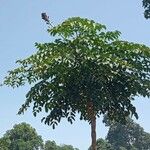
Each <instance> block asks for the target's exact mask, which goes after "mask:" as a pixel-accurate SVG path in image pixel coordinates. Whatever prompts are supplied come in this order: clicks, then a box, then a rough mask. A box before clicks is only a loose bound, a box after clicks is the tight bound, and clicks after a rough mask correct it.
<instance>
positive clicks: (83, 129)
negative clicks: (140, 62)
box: [0, 0, 150, 150]
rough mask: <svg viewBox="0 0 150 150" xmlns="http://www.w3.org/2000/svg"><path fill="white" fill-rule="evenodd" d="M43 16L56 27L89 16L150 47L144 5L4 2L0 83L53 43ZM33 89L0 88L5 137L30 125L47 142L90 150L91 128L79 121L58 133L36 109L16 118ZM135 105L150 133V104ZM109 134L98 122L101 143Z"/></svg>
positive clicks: (89, 0)
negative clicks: (40, 45) (22, 124)
mask: <svg viewBox="0 0 150 150" xmlns="http://www.w3.org/2000/svg"><path fill="white" fill-rule="evenodd" d="M42 12H47V14H48V15H49V16H50V20H51V21H52V22H53V24H54V25H55V24H58V23H61V22H62V21H64V20H65V19H67V18H68V17H73V16H80V17H86V18H89V19H93V20H95V21H96V22H99V23H102V24H105V25H106V26H107V29H108V30H119V31H121V32H122V36H121V37H122V39H123V40H128V41H132V42H138V43H142V44H146V45H150V43H149V41H150V20H146V19H144V17H143V8H142V0H132V1H131V0H125V1H123V0H122V1H121V0H45V1H42V0H13V1H8V0H0V52H1V54H0V82H2V80H3V78H4V76H5V75H6V73H7V71H8V70H11V69H13V68H14V67H16V65H15V61H16V60H18V59H22V58H26V57H28V56H30V55H31V54H33V53H34V52H36V49H35V47H34V43H35V42H48V41H50V37H49V35H48V34H47V32H46V29H47V26H46V25H45V23H44V22H43V21H42V20H41V16H40V15H41V13H42ZM28 89H29V86H28V85H27V86H24V87H20V88H18V89H12V88H8V87H2V88H0V102H1V103H0V137H1V136H2V135H3V134H4V133H5V132H6V130H8V129H11V128H12V127H13V125H14V124H16V123H20V122H27V123H30V124H31V125H32V126H33V127H34V128H36V130H37V132H38V133H39V134H40V135H42V137H43V139H44V140H55V141H56V142H57V143H58V144H63V143H64V144H71V145H73V146H74V147H77V148H79V149H80V150H87V148H88V147H89V145H90V140H91V139H90V126H89V125H88V123H87V122H84V121H79V119H78V117H77V119H76V122H74V124H73V125H70V124H69V123H68V122H66V121H65V120H64V121H62V123H61V124H59V126H58V127H56V129H55V130H53V129H52V128H51V127H48V126H46V125H44V124H42V123H41V122H40V118H41V117H42V115H39V117H37V118H35V117H33V116H32V111H31V110H28V111H27V112H26V113H25V114H24V115H21V116H18V115H16V114H17V111H18V109H19V107H20V106H21V104H23V103H24V100H25V94H26V93H27V91H28ZM134 104H135V105H136V107H137V112H138V113H139V117H140V118H139V120H138V121H137V122H138V123H140V125H141V126H142V127H143V128H144V129H145V131H147V132H150V125H149V124H150V121H149V114H150V101H149V100H148V99H144V98H142V97H139V98H137V99H136V101H135V102H134ZM106 134H107V128H106V127H105V126H104V124H102V123H101V119H98V121H97V138H99V137H103V138H105V136H106Z"/></svg>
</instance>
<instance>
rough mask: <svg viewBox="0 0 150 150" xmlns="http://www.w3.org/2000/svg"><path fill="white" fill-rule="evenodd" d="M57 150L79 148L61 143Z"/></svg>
mask: <svg viewBox="0 0 150 150" xmlns="http://www.w3.org/2000/svg"><path fill="white" fill-rule="evenodd" d="M58 150H79V149H78V148H73V146H72V145H61V146H59V147H58Z"/></svg>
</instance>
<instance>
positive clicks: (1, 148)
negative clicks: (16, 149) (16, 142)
mask: <svg viewBox="0 0 150 150" xmlns="http://www.w3.org/2000/svg"><path fill="white" fill-rule="evenodd" d="M9 145H10V139H9V138H8V137H2V138H0V150H9V147H8V146H9Z"/></svg>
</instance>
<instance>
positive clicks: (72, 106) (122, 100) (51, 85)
mask: <svg viewBox="0 0 150 150" xmlns="http://www.w3.org/2000/svg"><path fill="white" fill-rule="evenodd" d="M42 18H43V19H44V20H45V21H46V22H47V23H48V24H49V25H50V21H49V20H48V17H47V16H46V14H44V13H43V14H42ZM48 33H49V34H50V35H51V36H54V38H55V40H54V41H51V42H49V43H43V44H41V43H36V44H35V46H36V48H37V49H38V51H37V53H35V54H33V55H32V56H30V57H29V58H27V59H24V60H18V61H17V63H19V65H20V67H19V68H16V69H15V70H12V71H10V72H9V75H8V76H7V77H6V78H5V81H4V84H5V85H8V86H12V87H18V86H22V85H24V84H25V83H26V82H28V83H29V84H31V85H32V86H33V87H32V88H31V89H30V90H29V92H28V93H27V95H26V101H25V103H24V104H23V105H22V107H21V109H20V110H19V114H21V113H24V111H26V110H27V108H28V107H29V106H30V105H31V104H33V114H34V116H36V115H37V113H39V112H41V111H45V112H46V113H48V115H47V116H45V117H43V119H42V121H44V122H45V124H48V125H52V126H53V128H54V127H55V125H57V124H58V123H59V122H60V121H61V119H62V118H63V117H65V118H67V120H68V121H69V122H70V123H72V122H73V121H74V120H75V115H76V113H79V114H80V119H84V120H86V121H88V122H89V123H90V125H91V137H92V144H91V145H92V150H96V117H99V116H100V115H101V114H107V115H108V117H109V118H110V119H113V120H116V121H121V122H123V121H125V119H126V117H127V116H128V115H129V114H132V115H135V117H136V118H137V117H138V116H137V113H136V109H135V107H134V106H133V105H132V103H131V101H132V100H134V96H137V95H142V96H149V95H150V80H149V79H150V65H149V64H150V48H149V47H146V46H145V45H140V44H136V43H130V42H127V41H121V40H119V35H120V32H118V31H114V32H111V31H107V30H106V27H105V26H104V25H102V24H99V23H95V22H94V21H93V20H88V19H82V18H79V17H74V18H69V19H68V20H66V21H64V22H63V23H62V24H60V25H58V26H55V27H51V26H49V28H48Z"/></svg>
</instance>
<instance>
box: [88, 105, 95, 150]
mask: <svg viewBox="0 0 150 150" xmlns="http://www.w3.org/2000/svg"><path fill="white" fill-rule="evenodd" d="M87 111H88V115H89V118H90V121H91V139H92V143H91V150H96V149H97V148H96V116H95V112H94V108H93V103H92V102H89V103H88V104H87Z"/></svg>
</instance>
